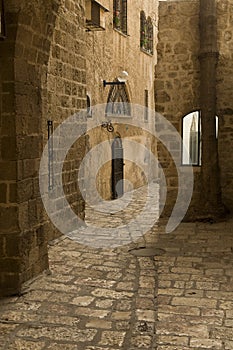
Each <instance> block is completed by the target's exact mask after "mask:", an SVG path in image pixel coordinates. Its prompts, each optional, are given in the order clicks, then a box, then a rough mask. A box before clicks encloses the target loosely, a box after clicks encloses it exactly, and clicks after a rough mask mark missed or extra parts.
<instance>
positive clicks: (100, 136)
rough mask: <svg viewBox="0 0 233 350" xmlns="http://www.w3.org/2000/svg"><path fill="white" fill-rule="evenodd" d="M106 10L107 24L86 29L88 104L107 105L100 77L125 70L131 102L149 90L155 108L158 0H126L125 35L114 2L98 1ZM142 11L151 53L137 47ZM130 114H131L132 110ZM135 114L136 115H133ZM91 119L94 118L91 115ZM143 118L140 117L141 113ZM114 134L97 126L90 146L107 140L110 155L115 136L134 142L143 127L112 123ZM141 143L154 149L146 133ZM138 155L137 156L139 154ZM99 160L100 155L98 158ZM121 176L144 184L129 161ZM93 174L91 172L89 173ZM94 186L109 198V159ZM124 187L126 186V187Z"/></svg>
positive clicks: (150, 104) (140, 100)
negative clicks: (116, 21) (116, 20)
mask: <svg viewBox="0 0 233 350" xmlns="http://www.w3.org/2000/svg"><path fill="white" fill-rule="evenodd" d="M100 2H101V4H102V5H103V6H105V7H106V8H107V9H108V10H109V12H107V13H106V26H105V30H104V31H100V32H87V36H86V38H87V93H88V95H89V97H90V100H91V105H92V106H95V105H97V104H106V103H107V100H108V94H109V91H110V89H111V87H110V86H108V85H107V86H106V87H103V80H106V81H108V82H109V81H110V82H111V81H114V80H116V78H117V77H118V76H119V73H120V72H121V71H127V72H128V74H129V75H128V80H127V82H126V89H127V91H128V95H129V102H130V103H132V104H139V105H140V106H144V105H145V90H148V107H149V108H150V109H151V110H154V81H153V77H154V66H155V63H156V61H157V53H156V45H157V27H158V1H142V0H136V1H128V4H127V6H128V9H127V34H124V33H122V32H120V31H119V30H116V29H115V28H114V24H113V2H112V1H109V0H105V1H100ZM142 10H143V11H144V12H145V15H146V17H149V16H150V17H151V18H152V23H153V31H154V37H153V42H154V45H153V49H154V52H153V55H151V54H149V53H147V52H145V51H143V50H142V49H141V48H140V12H141V11H142ZM132 115H133V113H132ZM134 117H135V116H134ZM134 117H130V118H129V119H127V118H123V117H122V118H120V119H119V121H120V123H122V122H125V123H126V124H127V120H128V121H129V120H130V121H131V122H132V121H133V118H134ZM92 119H94V120H96V116H95V115H93V116H92ZM107 119H111V120H112V122H113V123H117V118H114V117H113V116H110V117H109V118H105V115H104V113H103V116H102V118H100V120H99V121H100V122H101V121H105V120H107ZM142 121H143V116H142ZM146 123H147V126H148V125H149V126H150V130H151V131H152V132H153V130H154V129H153V125H154V118H153V117H152V116H151V117H149V119H148V121H147V122H146ZM88 125H89V126H90V127H92V121H91V118H89V119H88ZM114 129H115V130H114V133H109V132H107V130H106V129H104V128H99V129H98V130H97V131H96V132H95V131H92V132H91V133H90V135H89V136H90V139H89V142H90V147H93V146H94V145H96V144H98V143H101V142H102V141H103V140H107V141H108V142H109V148H108V152H109V159H110V158H111V140H112V139H113V138H114V137H116V136H121V137H122V138H123V137H129V138H130V139H131V140H133V135H134V136H135V141H136V140H137V142H138V140H139V138H140V137H139V136H140V135H141V136H143V132H142V130H137V131H136V130H135V129H133V128H131V127H130V126H128V127H127V125H125V126H124V127H123V126H120V125H118V126H117V125H116V124H114ZM140 143H142V144H147V147H149V149H153V148H154V149H155V147H154V146H153V141H152V140H151V138H150V137H149V135H144V136H143V137H142V138H141V141H140ZM138 156H139V155H138ZM99 162H100V164H101V163H102V159H101V155H100V159H99ZM124 164H125V165H124V177H125V178H126V179H128V180H129V181H131V183H132V185H133V186H134V187H138V186H141V185H142V184H144V183H145V181H144V180H145V179H144V176H143V172H142V170H141V169H139V168H138V167H137V166H136V165H135V166H134V165H133V164H132V162H128V161H127V160H126V161H124ZM89 176H92V174H89ZM96 182H97V186H98V189H99V192H100V193H101V195H102V196H103V197H104V198H106V199H109V198H111V162H109V163H108V164H106V165H105V166H104V167H103V168H102V170H101V171H100V172H99V175H98V177H97V179H96ZM125 189H126V190H127V188H125Z"/></svg>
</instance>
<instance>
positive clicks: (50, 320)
mask: <svg viewBox="0 0 233 350" xmlns="http://www.w3.org/2000/svg"><path fill="white" fill-rule="evenodd" d="M134 210H135V208H134ZM136 211H137V210H136ZM127 215H129V212H127ZM127 215H126V214H125V215H123V218H124V220H126V216H127ZM132 215H133V214H132ZM115 219H116V218H115ZM95 220H98V218H97V217H95ZM105 220H107V218H105ZM105 220H103V222H104V225H105V226H106V221H105ZM100 221H101V220H100ZM113 221H114V219H113V218H112V217H111V225H112V224H113ZM116 221H117V219H116ZM98 224H99V221H98ZM109 224H110V223H109ZM145 245H147V246H156V247H159V248H162V249H164V251H165V254H163V255H157V256H155V257H140V256H135V255H132V254H131V253H130V252H129V249H132V248H133V247H137V248H140V247H142V246H145ZM232 250H233V221H229V222H227V223H219V224H213V225H210V224H181V225H180V226H179V227H178V229H177V230H176V231H175V232H174V233H171V234H165V233H164V227H163V226H161V227H159V229H158V228H156V227H154V228H153V229H152V230H150V231H149V232H148V233H147V234H146V235H145V236H144V237H143V238H141V239H139V240H138V242H137V243H135V244H131V245H128V246H123V247H118V248H108V249H97V248H92V247H87V246H84V245H81V244H78V243H76V242H74V241H72V240H70V239H68V238H62V239H60V240H58V241H57V242H54V243H53V245H51V246H50V250H49V256H50V270H51V271H50V272H49V273H45V274H43V275H41V276H40V277H39V278H37V279H36V280H35V281H34V282H32V283H28V285H25V289H24V293H23V295H21V296H19V297H12V298H6V299H3V300H2V301H1V306H0V349H1V350H3V349H4V350H5V349H6V350H31V349H33V350H45V349H48V350H51V349H53V350H60V349H62V350H119V349H123V350H146V349H149V350H165V349H166V350H186V349H200V350H205V349H225V350H232V349H233V265H232V263H233V259H232V254H233V252H232ZM139 251H140V250H138V252H139ZM159 252H161V251H159V250H157V253H159Z"/></svg>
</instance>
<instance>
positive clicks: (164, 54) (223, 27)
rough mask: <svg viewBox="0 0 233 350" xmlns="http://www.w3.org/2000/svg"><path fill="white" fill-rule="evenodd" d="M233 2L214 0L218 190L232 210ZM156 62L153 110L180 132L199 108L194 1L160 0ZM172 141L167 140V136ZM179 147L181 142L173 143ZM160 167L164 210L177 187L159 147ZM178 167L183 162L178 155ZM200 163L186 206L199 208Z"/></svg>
mask: <svg viewBox="0 0 233 350" xmlns="http://www.w3.org/2000/svg"><path fill="white" fill-rule="evenodd" d="M232 15H233V1H232V0H221V1H217V36H218V43H217V44H218V51H219V58H218V65H217V81H216V85H217V86H216V87H217V113H216V114H217V117H218V149H219V165H220V176H221V188H222V196H223V201H224V204H225V205H226V206H227V207H228V208H229V209H230V210H231V211H232V209H233V201H232V198H233V197H232V191H233V177H232V174H233V168H232V152H231V149H232V145H233V133H232V131H233V119H232V118H233V102H232V97H231V93H232V87H233V75H232V70H233V30H232ZM157 51H158V64H157V66H156V75H155V91H156V93H155V101H156V102H155V103H156V107H155V108H156V111H157V112H159V113H161V114H163V115H164V116H165V117H166V118H167V119H168V120H169V121H170V122H171V123H172V124H173V125H174V126H175V128H176V129H177V131H178V132H179V133H180V135H182V124H183V123H182V121H183V117H185V116H186V115H188V114H189V113H191V112H195V111H199V109H200V62H199V53H200V33H199V1H197V0H184V1H161V2H160V6H159V43H158V47H157ZM171 142H172V140H171ZM176 147H177V150H180V148H181V145H176ZM159 157H160V162H161V165H162V167H163V169H164V172H165V174H166V178H167V186H168V198H167V206H166V210H165V213H166V214H169V213H170V212H171V210H172V207H173V205H174V204H175V201H176V196H177V191H178V179H177V170H176V169H175V166H174V163H173V161H172V159H171V158H170V157H169V154H168V153H167V152H166V150H165V149H163V148H162V147H161V148H160V149H159ZM180 164H181V165H180V167H183V168H184V166H183V165H182V160H181V159H180ZM200 170H201V167H200V166H194V167H193V171H194V178H195V183H194V193H193V198H192V202H191V206H190V208H191V207H193V208H198V200H199V198H200V197H199V195H200V188H199V184H200Z"/></svg>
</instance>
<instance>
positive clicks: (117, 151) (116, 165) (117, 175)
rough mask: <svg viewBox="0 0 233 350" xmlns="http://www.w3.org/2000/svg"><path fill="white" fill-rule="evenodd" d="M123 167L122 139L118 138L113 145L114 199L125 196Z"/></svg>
mask: <svg viewBox="0 0 233 350" xmlns="http://www.w3.org/2000/svg"><path fill="white" fill-rule="evenodd" d="M123 167H124V163H123V147H122V141H121V138H120V137H116V138H115V139H114V141H113V143H112V199H116V198H120V197H122V196H123V193H124V186H123V178H124V171H123Z"/></svg>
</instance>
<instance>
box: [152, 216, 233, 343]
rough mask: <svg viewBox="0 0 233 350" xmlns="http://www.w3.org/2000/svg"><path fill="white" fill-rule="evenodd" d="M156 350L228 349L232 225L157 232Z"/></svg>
mask: <svg viewBox="0 0 233 350" xmlns="http://www.w3.org/2000/svg"><path fill="white" fill-rule="evenodd" d="M159 232H160V234H159V237H158V243H157V244H158V245H159V246H160V247H161V248H164V249H166V254H165V255H163V256H159V257H156V258H155V260H156V261H157V264H158V311H157V312H158V314H157V316H158V322H157V324H156V333H157V341H156V342H157V344H158V346H157V348H156V349H157V350H165V349H166V350H175V349H177V350H180V349H182V350H187V349H200V350H203V349H216V350H217V349H225V350H232V349H233V220H230V221H228V222H226V223H218V224H212V225H211V224H181V225H180V226H179V227H178V229H177V230H176V231H175V232H173V233H172V234H169V235H167V234H164V233H163V232H164V230H163V229H162V227H161V228H160V230H159Z"/></svg>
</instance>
